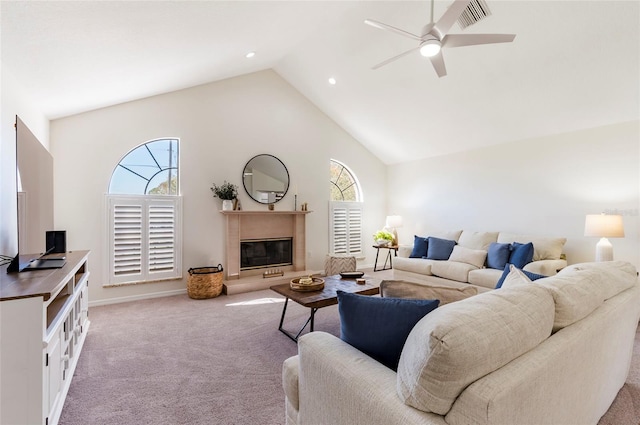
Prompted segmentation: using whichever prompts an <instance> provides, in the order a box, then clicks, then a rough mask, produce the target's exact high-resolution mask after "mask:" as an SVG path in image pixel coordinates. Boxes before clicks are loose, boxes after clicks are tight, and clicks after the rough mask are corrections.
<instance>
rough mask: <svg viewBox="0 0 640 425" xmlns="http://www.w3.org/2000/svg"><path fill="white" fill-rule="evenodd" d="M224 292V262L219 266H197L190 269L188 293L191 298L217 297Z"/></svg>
mask: <svg viewBox="0 0 640 425" xmlns="http://www.w3.org/2000/svg"><path fill="white" fill-rule="evenodd" d="M221 292H222V264H218V267H196V268H191V269H189V280H188V281H187V293H188V294H189V297H190V298H193V299H195V300H203V299H206V298H215V297H217V296H218V295H220V293H221Z"/></svg>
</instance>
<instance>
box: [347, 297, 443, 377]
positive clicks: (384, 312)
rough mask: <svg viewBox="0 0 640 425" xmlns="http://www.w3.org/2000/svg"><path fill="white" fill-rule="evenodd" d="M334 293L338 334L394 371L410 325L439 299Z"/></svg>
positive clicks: (425, 313) (424, 314)
mask: <svg viewBox="0 0 640 425" xmlns="http://www.w3.org/2000/svg"><path fill="white" fill-rule="evenodd" d="M337 294H338V311H339V313H340V338H341V339H342V340H343V341H345V342H346V343H348V344H350V345H352V346H353V347H355V348H357V349H358V350H360V351H362V352H363V353H365V354H367V355H368V356H370V357H372V358H373V359H375V360H377V361H379V362H380V363H382V364H383V365H385V366H387V367H388V368H390V369H393V370H394V371H395V370H397V369H398V362H399V361H400V353H402V347H404V343H405V341H406V340H407V337H408V336H409V332H411V329H413V327H414V326H415V324H416V323H418V321H419V320H420V319H422V318H423V317H424V316H426V315H427V314H428V313H429V312H431V311H433V310H435V309H436V307H438V304H439V303H440V301H438V300H411V299H404V298H380V297H370V296H366V295H358V294H350V293H348V292H343V291H337Z"/></svg>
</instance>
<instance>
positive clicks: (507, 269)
mask: <svg viewBox="0 0 640 425" xmlns="http://www.w3.org/2000/svg"><path fill="white" fill-rule="evenodd" d="M545 277H547V276H544V275H541V274H537V273H531V272H528V271H526V270H521V269H519V268H517V267H516V266H514V265H513V264H507V265H506V266H504V270H503V272H502V276H500V279H498V283H496V289H499V288H502V287H504V284H505V283H507V281H509V284H508V285H507V286H513V284H517V283H531V282H533V281H534V280H538V279H542V278H545Z"/></svg>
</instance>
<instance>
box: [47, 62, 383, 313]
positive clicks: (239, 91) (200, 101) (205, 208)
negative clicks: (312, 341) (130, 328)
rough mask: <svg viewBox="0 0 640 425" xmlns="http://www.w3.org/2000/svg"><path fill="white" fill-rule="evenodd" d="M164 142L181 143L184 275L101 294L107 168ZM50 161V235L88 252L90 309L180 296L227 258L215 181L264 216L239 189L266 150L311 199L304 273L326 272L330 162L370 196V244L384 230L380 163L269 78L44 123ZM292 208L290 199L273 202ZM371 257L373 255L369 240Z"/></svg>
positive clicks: (302, 198) (304, 198) (261, 75)
mask: <svg viewBox="0 0 640 425" xmlns="http://www.w3.org/2000/svg"><path fill="white" fill-rule="evenodd" d="M160 137H179V138H180V140H181V144H180V148H181V152H180V167H181V168H180V171H181V175H180V178H181V179H180V186H181V193H182V195H183V197H184V238H183V240H184V260H183V266H184V270H185V272H184V273H183V275H184V279H183V281H180V282H175V281H171V282H158V283H151V284H144V285H132V286H125V287H117V288H103V287H102V284H103V283H104V282H105V280H104V276H105V272H106V267H105V262H106V258H105V255H106V242H105V241H106V239H107V237H106V230H105V207H104V194H105V192H106V191H107V189H108V185H109V179H110V177H111V172H112V170H113V168H114V167H115V165H117V164H118V162H119V161H120V159H121V158H122V157H123V156H124V155H125V154H126V153H127V152H128V151H129V150H131V149H132V148H134V147H136V146H137V145H139V144H141V143H144V142H146V141H148V140H151V139H155V138H160ZM51 146H52V153H53V156H54V158H55V170H54V173H55V216H56V228H57V229H61V230H66V231H67V246H68V248H69V249H89V250H91V251H92V254H91V257H90V262H91V263H90V266H91V284H90V299H91V300H92V302H96V301H98V302H100V301H102V302H108V301H113V300H119V299H126V298H129V299H133V298H136V297H142V296H149V295H150V294H158V293H162V292H170V291H175V290H179V289H184V288H185V281H186V270H187V269H188V268H189V267H198V266H207V265H217V264H218V263H222V262H223V260H224V252H223V246H224V245H223V243H224V241H223V239H224V220H223V216H222V214H220V213H219V212H218V211H219V210H220V208H221V205H220V200H218V199H216V198H213V196H212V193H211V190H210V187H211V186H212V183H214V182H215V183H217V184H221V183H222V182H223V180H227V181H230V182H231V183H234V184H237V185H238V186H239V187H240V200H241V203H242V207H243V209H245V210H262V209H264V210H266V209H267V206H266V205H262V204H258V203H256V202H254V201H253V200H251V199H250V198H249V197H248V196H247V195H246V193H244V190H243V188H242V170H243V168H244V165H245V163H246V162H247V161H248V160H249V159H251V158H252V157H253V156H255V155H257V154H260V153H268V154H272V155H275V156H276V157H278V158H280V159H281V160H282V161H283V162H284V164H285V165H286V166H287V168H288V170H289V174H290V176H291V185H292V186H291V187H297V191H298V206H299V205H300V204H301V203H302V202H308V203H309V209H310V210H312V211H313V212H312V213H311V214H310V215H309V216H307V220H308V221H307V223H308V224H307V232H308V233H307V250H308V258H307V265H308V267H309V268H311V269H316V270H321V269H323V265H324V255H325V254H326V253H327V250H328V197H329V183H328V179H329V160H330V159H331V158H335V159H337V160H340V161H341V162H344V163H345V164H347V165H348V166H349V167H350V168H351V169H352V170H353V171H354V172H355V173H356V175H357V176H358V178H359V180H360V183H361V184H362V186H363V191H364V194H365V195H364V196H365V231H364V237H365V241H369V239H367V238H368V237H369V235H371V234H372V233H373V232H374V231H375V230H376V229H378V228H380V227H382V226H383V225H384V218H385V215H386V204H385V199H386V190H385V185H386V167H385V166H384V164H382V163H381V162H380V161H379V160H378V159H377V158H375V157H374V156H373V155H372V154H371V153H369V152H368V151H367V150H365V149H364V148H363V147H362V145H360V144H359V143H358V142H357V141H356V140H354V139H353V138H352V137H351V136H349V135H348V134H347V133H346V132H345V131H344V130H342V129H341V128H340V127H339V126H338V125H336V124H335V123H334V122H333V121H331V120H330V119H329V118H328V117H327V116H326V115H324V114H323V113H322V112H320V111H319V110H318V109H317V108H316V107H315V106H314V105H312V104H311V103H310V102H309V101H308V100H307V99H306V98H304V97H303V96H302V95H300V94H299V93H298V92H297V91H296V90H295V89H294V88H293V87H291V86H290V85H289V84H288V83H286V82H285V81H284V80H283V79H282V78H281V77H279V76H278V75H277V74H276V73H275V72H273V71H262V72H258V73H254V74H249V75H245V76H241V77H236V78H232V79H228V80H225V81H220V82H216V83H211V84H207V85H203V86H199V87H194V88H190V89H186V90H181V91H177V92H173V93H169V94H165V95H160V96H155V97H152V98H148V99H142V100H138V101H134V102H130V103H125V104H122V105H117V106H113V107H109V108H104V109H100V110H96V111H92V112H88V113H84V114H79V115H75V116H71V117H67V118H63V119H58V120H55V121H52V123H51ZM275 208H276V210H292V209H293V191H290V192H289V193H288V194H287V196H286V197H285V198H284V199H283V200H282V201H280V202H279V203H277V204H276V207H275ZM365 245H366V246H367V249H368V252H367V253H368V258H367V259H366V260H365V261H364V262H363V263H372V257H373V254H374V253H373V252H371V251H372V248H370V245H369V244H365Z"/></svg>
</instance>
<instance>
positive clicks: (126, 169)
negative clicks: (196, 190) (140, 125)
mask: <svg viewBox="0 0 640 425" xmlns="http://www.w3.org/2000/svg"><path fill="white" fill-rule="evenodd" d="M178 147H179V144H178V140H177V139H159V140H152V141H150V142H147V143H144V144H142V145H140V146H138V147H137V148H135V149H133V150H132V151H130V152H129V153H128V154H127V155H125V157H124V158H122V160H120V162H119V163H118V165H117V166H116V168H115V170H113V174H112V175H111V182H110V184H109V193H111V194H116V193H119V194H128V195H177V194H178Z"/></svg>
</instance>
